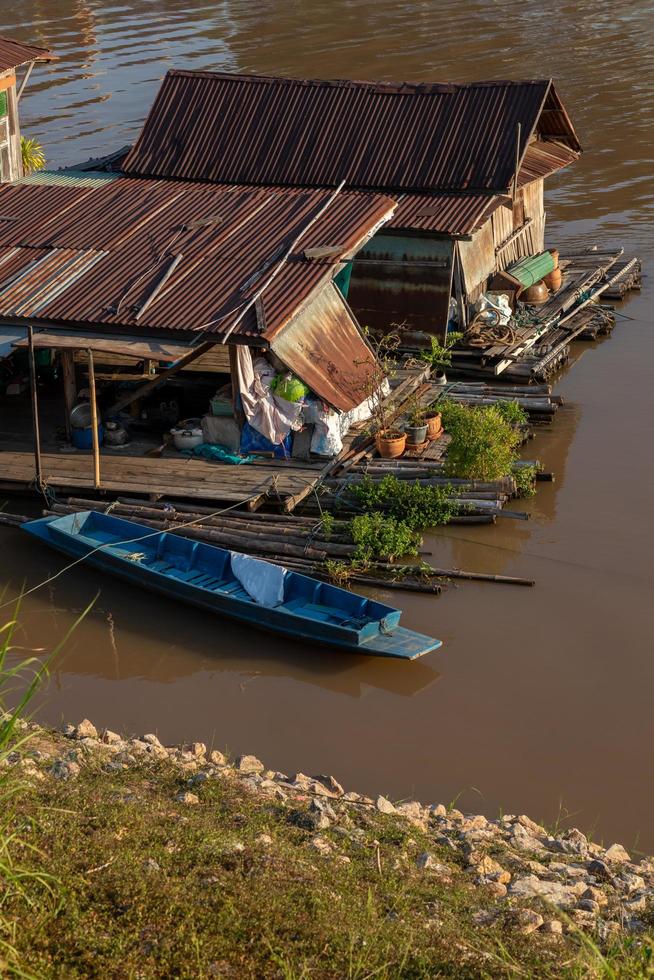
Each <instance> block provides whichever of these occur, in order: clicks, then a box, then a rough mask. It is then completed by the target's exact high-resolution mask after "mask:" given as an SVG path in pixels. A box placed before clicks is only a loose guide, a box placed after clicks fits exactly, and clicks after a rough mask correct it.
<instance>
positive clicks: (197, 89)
mask: <svg viewBox="0 0 654 980" xmlns="http://www.w3.org/2000/svg"><path fill="white" fill-rule="evenodd" d="M580 153H581V146H580V144H579V141H578V139H577V136H576V134H575V131H574V128H573V126H572V123H571V121H570V118H569V116H568V113H567V112H566V110H565V107H564V105H563V103H562V101H561V99H560V97H559V95H558V93H557V91H556V89H555V87H554V84H553V82H552V81H551V79H545V80H540V81H524V82H476V83H472V84H461V85H452V84H408V83H401V84H396V83H387V82H358V81H357V82H354V81H334V82H328V81H308V80H298V79H288V78H273V77H265V76H259V75H234V74H227V73H218V72H189V71H171V72H169V73H168V74H167V75H166V77H165V79H164V81H163V83H162V86H161V88H160V90H159V93H158V95H157V97H156V99H155V102H154V105H153V107H152V110H151V111H150V114H149V116H148V118H147V120H146V123H145V126H144V127H143V131H142V132H141V135H140V136H139V138H138V140H137V142H136V144H135V145H134V147H133V148H132V149H131V151H130V152H129V153H128V154H127V157H126V159H125V160H124V162H123V163H122V169H123V170H124V171H125V172H126V173H129V174H132V175H133V176H140V177H146V176H147V177H160V178H168V179H171V178H173V179H185V180H201V181H208V182H227V183H232V184H250V185H273V184H274V185H279V186H286V187H333V186H336V185H338V184H339V183H340V182H342V181H344V182H345V186H347V187H348V188H356V189H359V190H368V191H376V192H383V193H384V194H387V195H390V196H391V197H393V199H394V200H395V201H396V202H397V204H398V206H397V209H396V211H395V212H394V214H393V216H392V218H391V219H390V221H388V222H387V223H386V224H385V225H384V226H383V228H381V229H380V230H379V231H378V233H377V234H376V235H374V236H373V238H372V239H371V241H369V242H368V244H367V245H366V246H365V248H363V249H362V250H361V251H360V252H358V253H357V255H356V257H355V259H354V264H353V270H352V276H351V284H350V292H349V294H348V299H349V302H350V305H351V306H352V308H353V309H354V310H355V312H356V313H357V315H358V316H359V319H360V320H361V321H362V322H363V323H365V324H366V325H369V326H372V327H380V328H387V327H388V325H389V323H390V322H392V321H393V320H397V321H401V322H403V323H404V324H406V325H407V326H409V327H411V328H412V329H413V330H414V331H416V332H422V333H425V334H427V335H429V334H437V335H442V334H443V333H444V331H445V330H446V328H447V322H448V316H449V309H450V300H451V299H452V298H455V299H456V301H457V303H458V304H459V307H460V309H461V311H462V316H465V315H466V311H465V309H464V307H467V306H468V305H469V304H471V303H473V302H474V301H475V300H476V299H477V298H478V297H479V295H480V294H481V293H482V292H483V291H484V289H485V288H486V286H487V284H488V281H489V279H490V277H492V275H493V274H494V273H495V272H497V271H498V270H503V269H505V268H506V266H507V265H509V264H510V263H511V262H513V261H515V260H516V259H518V258H520V257H522V256H527V255H533V254H534V253H537V252H540V251H542V249H543V247H544V229H545V211H544V206H543V185H544V180H545V179H546V178H547V177H548V176H550V175H551V174H553V173H555V172H556V171H558V170H560V169H561V168H562V167H565V166H567V165H568V164H570V163H572V162H573V161H574V160H576V159H577V158H578V157H579V155H580Z"/></svg>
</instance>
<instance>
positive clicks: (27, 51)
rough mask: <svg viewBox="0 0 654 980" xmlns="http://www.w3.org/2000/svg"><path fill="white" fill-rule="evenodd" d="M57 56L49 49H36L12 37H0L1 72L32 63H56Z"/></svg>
mask: <svg viewBox="0 0 654 980" xmlns="http://www.w3.org/2000/svg"><path fill="white" fill-rule="evenodd" d="M56 60H57V55H56V54H53V53H52V52H51V51H48V49H47V48H36V47H34V45H32V44H23V42H22V41H16V40H15V39H14V38H11V37H0V71H9V70H10V69H11V68H19V67H20V66H21V65H26V64H27V63H28V62H30V61H56Z"/></svg>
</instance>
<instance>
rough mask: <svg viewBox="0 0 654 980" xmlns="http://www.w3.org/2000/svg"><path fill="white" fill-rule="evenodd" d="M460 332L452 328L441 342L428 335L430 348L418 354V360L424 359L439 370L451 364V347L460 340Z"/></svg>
mask: <svg viewBox="0 0 654 980" xmlns="http://www.w3.org/2000/svg"><path fill="white" fill-rule="evenodd" d="M462 337H463V334H462V333H459V332H458V331H455V330H453V331H452V332H451V333H448V334H447V336H446V337H445V343H444V344H441V342H440V341H439V339H438V337H436V336H434V335H432V336H431V337H430V343H431V350H424V351H422V352H421V354H420V360H421V361H426V362H427V363H428V364H430V365H431V367H432V368H437V369H438V370H441V369H442V368H448V367H451V366H452V348H453V347H454V346H455V344H457V343H458V342H459V340H461V338H462Z"/></svg>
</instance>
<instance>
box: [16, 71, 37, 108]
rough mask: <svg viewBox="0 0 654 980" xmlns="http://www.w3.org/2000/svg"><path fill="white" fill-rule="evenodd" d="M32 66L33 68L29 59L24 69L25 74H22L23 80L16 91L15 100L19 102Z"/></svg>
mask: <svg viewBox="0 0 654 980" xmlns="http://www.w3.org/2000/svg"><path fill="white" fill-rule="evenodd" d="M33 68H34V62H33V61H30V63H29V65H28V66H27V70H26V72H25V74H24V75H23V80H22V82H21V83H20V88H19V89H18V91H17V92H16V102H20V97H21V95H22V94H23V89H24V88H25V86H26V85H27V83H28V81H29V77H30V75H31V74H32V69H33Z"/></svg>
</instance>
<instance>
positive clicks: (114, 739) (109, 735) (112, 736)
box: [102, 728, 148, 745]
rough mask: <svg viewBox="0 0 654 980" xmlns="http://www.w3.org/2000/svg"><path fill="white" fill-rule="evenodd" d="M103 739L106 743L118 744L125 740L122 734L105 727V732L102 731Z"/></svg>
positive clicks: (145, 738)
mask: <svg viewBox="0 0 654 980" xmlns="http://www.w3.org/2000/svg"><path fill="white" fill-rule="evenodd" d="M147 737H148V736H147V735H146V736H145V737H144V739H143V741H146V740H147ZM102 741H103V742H104V743H105V744H106V745H118V744H119V743H122V741H123V740H122V738H121V737H120V735H117V734H116V732H112V731H111V730H110V729H109V728H105V730H104V732H103V733H102Z"/></svg>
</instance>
